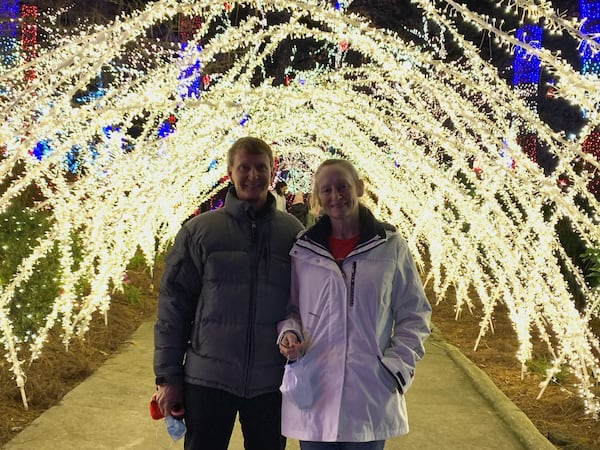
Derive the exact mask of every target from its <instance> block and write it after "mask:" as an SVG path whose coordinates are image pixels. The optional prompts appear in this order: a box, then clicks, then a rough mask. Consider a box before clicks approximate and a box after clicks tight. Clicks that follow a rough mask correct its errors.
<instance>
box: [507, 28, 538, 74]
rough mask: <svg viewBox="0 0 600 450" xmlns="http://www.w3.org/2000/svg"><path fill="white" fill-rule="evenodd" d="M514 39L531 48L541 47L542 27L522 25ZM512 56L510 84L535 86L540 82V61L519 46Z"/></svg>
mask: <svg viewBox="0 0 600 450" xmlns="http://www.w3.org/2000/svg"><path fill="white" fill-rule="evenodd" d="M515 37H516V38H517V39H518V40H519V42H523V43H524V44H528V45H530V46H531V47H534V48H541V47H542V27H540V26H539V25H524V26H522V27H521V28H519V29H518V30H517V31H516V32H515ZM514 55H515V57H514V61H513V83H512V84H513V85H517V84H525V83H531V84H535V85H537V84H538V83H539V81H540V59H539V58H538V57H537V56H534V55H532V54H531V53H528V52H527V50H526V49H525V48H523V47H521V46H517V47H516V48H515V52H514Z"/></svg>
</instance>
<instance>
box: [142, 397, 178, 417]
mask: <svg viewBox="0 0 600 450" xmlns="http://www.w3.org/2000/svg"><path fill="white" fill-rule="evenodd" d="M184 413H185V410H184V409H183V408H182V407H181V406H175V407H174V408H173V409H172V410H171V415H172V416H173V417H175V418H176V419H183V415H184ZM150 417H152V418H153V419H154V420H158V419H162V418H164V417H165V416H163V414H162V412H161V411H160V408H159V407H158V402H157V401H156V398H155V397H154V395H153V396H152V398H151V399H150Z"/></svg>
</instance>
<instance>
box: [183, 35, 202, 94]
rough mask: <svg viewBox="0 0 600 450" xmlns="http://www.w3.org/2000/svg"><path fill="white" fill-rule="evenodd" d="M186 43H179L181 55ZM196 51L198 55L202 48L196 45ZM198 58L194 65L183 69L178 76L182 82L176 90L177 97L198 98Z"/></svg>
mask: <svg viewBox="0 0 600 450" xmlns="http://www.w3.org/2000/svg"><path fill="white" fill-rule="evenodd" d="M187 46H188V43H187V42H182V43H181V52H182V53H183V52H184V51H185V49H186V48H187ZM196 51H197V52H198V53H200V52H201V51H202V46H201V45H197V46H196ZM200 68H201V64H200V58H199V57H198V58H197V59H196V61H195V62H194V64H192V65H190V66H188V67H185V68H184V69H183V70H182V71H181V73H180V74H179V76H178V79H179V80H182V83H181V85H180V86H179V88H178V92H179V95H180V96H181V98H184V99H185V98H198V97H200V89H201V88H202V82H201V75H200Z"/></svg>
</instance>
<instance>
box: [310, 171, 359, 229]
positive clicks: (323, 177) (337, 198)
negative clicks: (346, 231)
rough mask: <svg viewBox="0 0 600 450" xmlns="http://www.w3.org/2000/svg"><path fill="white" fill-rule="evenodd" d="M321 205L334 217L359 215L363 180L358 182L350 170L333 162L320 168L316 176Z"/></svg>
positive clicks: (343, 217) (342, 217) (341, 217)
mask: <svg viewBox="0 0 600 450" xmlns="http://www.w3.org/2000/svg"><path fill="white" fill-rule="evenodd" d="M316 182H317V186H318V195H319V205H320V206H321V208H323V210H324V211H325V213H326V214H327V215H328V216H329V217H330V218H332V219H345V218H349V217H352V216H356V217H358V204H359V203H358V198H359V197H360V196H362V194H363V184H362V182H360V181H359V182H358V183H357V182H356V180H354V179H353V177H352V175H351V174H350V172H348V171H347V170H346V169H344V168H343V167H342V166H339V165H336V164H333V165H330V166H324V167H322V168H321V170H319V173H318V174H317V178H316Z"/></svg>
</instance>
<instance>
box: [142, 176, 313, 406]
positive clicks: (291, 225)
mask: <svg viewBox="0 0 600 450" xmlns="http://www.w3.org/2000/svg"><path fill="white" fill-rule="evenodd" d="M301 229H302V224H301V223H300V222H299V221H298V220H297V219H296V218H295V217H293V216H292V215H290V214H286V213H283V212H281V211H277V210H276V209H275V198H274V197H273V196H272V195H271V194H270V193H269V194H268V198H267V204H266V206H265V208H263V210H261V211H260V212H259V213H258V214H256V213H255V212H254V210H253V209H252V208H251V207H250V206H249V204H248V203H246V202H243V201H240V200H238V198H237V197H236V195H235V189H234V188H233V187H232V188H230V189H229V191H228V193H227V196H226V198H225V206H224V208H222V209H219V210H216V211H211V212H206V213H203V214H200V215H199V216H197V217H194V218H193V219H191V220H189V221H188V222H186V223H185V224H184V225H183V227H182V228H181V230H180V231H179V233H178V234H177V236H176V238H175V242H174V245H173V248H172V249H171V250H170V252H169V253H168V255H167V257H166V258H165V268H164V273H163V275H162V279H161V283H160V291H159V298H158V318H157V322H156V324H155V333H154V336H155V337H154V348H155V349H154V372H155V374H156V376H157V378H159V379H160V380H161V381H162V382H163V383H168V384H176V383H182V382H183V381H185V382H186V383H191V384H197V385H201V386H207V387H213V388H218V389H222V390H224V391H227V392H230V393H232V394H234V395H237V396H240V397H246V398H250V397H254V396H257V395H260V394H264V393H267V392H273V391H276V390H277V389H278V388H279V385H280V383H281V377H282V374H283V366H284V364H285V359H284V358H283V357H282V356H281V355H280V354H279V350H278V347H277V345H276V341H277V322H279V321H280V320H282V319H283V318H284V317H285V314H286V306H287V303H288V299H289V291H290V256H289V251H290V249H291V247H292V244H293V242H294V239H295V237H296V235H297V234H298V232H299V231H300V230H301ZM184 361H185V363H184Z"/></svg>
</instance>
